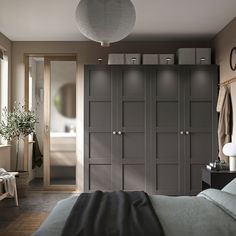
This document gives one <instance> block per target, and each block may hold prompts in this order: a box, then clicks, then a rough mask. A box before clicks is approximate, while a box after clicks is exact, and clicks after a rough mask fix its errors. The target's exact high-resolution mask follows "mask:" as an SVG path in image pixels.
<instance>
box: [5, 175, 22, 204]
mask: <svg viewBox="0 0 236 236" xmlns="http://www.w3.org/2000/svg"><path fill="white" fill-rule="evenodd" d="M8 173H9V174H11V175H13V176H16V175H18V174H19V173H18V172H8ZM2 183H3V180H2V179H0V184H2ZM9 196H10V195H9V192H6V193H3V194H1V195H0V201H1V200H3V199H4V198H6V197H9ZM14 198H15V202H16V206H19V202H18V195H17V188H16V181H15V185H14Z"/></svg>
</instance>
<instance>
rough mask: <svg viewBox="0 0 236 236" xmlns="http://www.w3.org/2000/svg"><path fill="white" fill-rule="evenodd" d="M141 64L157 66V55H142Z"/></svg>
mask: <svg viewBox="0 0 236 236" xmlns="http://www.w3.org/2000/svg"><path fill="white" fill-rule="evenodd" d="M143 64H144V65H157V64H159V55H158V54H143Z"/></svg>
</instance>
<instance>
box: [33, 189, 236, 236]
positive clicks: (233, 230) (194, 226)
mask: <svg viewBox="0 0 236 236" xmlns="http://www.w3.org/2000/svg"><path fill="white" fill-rule="evenodd" d="M76 199H77V197H71V198H67V199H65V200H62V201H60V202H58V204H57V206H56V207H55V208H54V210H53V211H52V212H51V213H50V215H49V216H48V218H47V220H46V221H45V222H44V223H43V224H42V226H41V227H40V228H39V229H38V231H37V232H35V234H34V236H59V235H61V231H62V228H63V227H64V224H65V221H66V219H67V217H68V215H69V214H70V211H71V209H72V207H73V205H74V203H75V201H76ZM150 200H151V202H152V205H153V208H154V210H155V212H156V214H157V216H158V218H159V221H160V223H161V225H162V228H163V230H164V234H165V236H218V235H219V236H231V235H232V236H234V235H236V220H235V215H236V209H235V206H236V195H232V194H229V193H226V192H223V191H220V190H212V189H208V190H205V191H203V192H202V193H200V194H199V195H198V196H197V197H187V196H184V197H167V196H160V195H153V196H150Z"/></svg>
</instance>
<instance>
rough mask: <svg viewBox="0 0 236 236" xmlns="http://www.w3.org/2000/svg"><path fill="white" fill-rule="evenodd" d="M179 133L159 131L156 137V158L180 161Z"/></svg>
mask: <svg viewBox="0 0 236 236" xmlns="http://www.w3.org/2000/svg"><path fill="white" fill-rule="evenodd" d="M178 136H179V135H178V134H176V133H158V134H157V137H156V158H157V161H158V160H164V161H166V162H167V161H168V160H170V161H173V162H175V163H178V155H177V154H178V152H179V145H178V142H179V140H178V139H179V137H178Z"/></svg>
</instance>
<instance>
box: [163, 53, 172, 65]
mask: <svg viewBox="0 0 236 236" xmlns="http://www.w3.org/2000/svg"><path fill="white" fill-rule="evenodd" d="M159 61H160V64H162V65H171V64H174V63H175V55H174V54H160V55H159Z"/></svg>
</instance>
